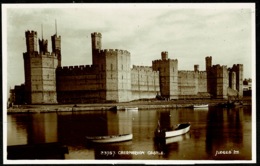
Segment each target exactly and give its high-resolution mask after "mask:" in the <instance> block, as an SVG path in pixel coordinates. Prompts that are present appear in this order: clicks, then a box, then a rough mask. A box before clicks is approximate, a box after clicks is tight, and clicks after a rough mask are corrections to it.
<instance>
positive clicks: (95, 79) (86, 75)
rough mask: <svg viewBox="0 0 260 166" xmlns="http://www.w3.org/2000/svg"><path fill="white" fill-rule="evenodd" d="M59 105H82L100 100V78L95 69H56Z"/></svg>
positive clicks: (90, 67) (81, 67)
mask: <svg viewBox="0 0 260 166" xmlns="http://www.w3.org/2000/svg"><path fill="white" fill-rule="evenodd" d="M56 73H57V92H58V96H57V98H58V102H59V103H83V102H86V101H98V100H99V99H100V94H99V92H100V91H101V89H100V76H99V74H98V70H97V67H95V66H90V65H85V66H84V65H81V66H65V67H60V68H57V71H56Z"/></svg>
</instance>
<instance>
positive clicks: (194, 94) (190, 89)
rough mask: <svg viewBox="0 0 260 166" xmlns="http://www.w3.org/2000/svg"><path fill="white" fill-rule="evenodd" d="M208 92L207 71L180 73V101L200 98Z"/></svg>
mask: <svg viewBox="0 0 260 166" xmlns="http://www.w3.org/2000/svg"><path fill="white" fill-rule="evenodd" d="M206 92H207V75H206V72H205V71H178V93H179V94H178V95H179V98H180V99H182V98H183V99H185V98H199V97H200V96H199V94H200V93H206Z"/></svg>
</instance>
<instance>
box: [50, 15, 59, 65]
mask: <svg viewBox="0 0 260 166" xmlns="http://www.w3.org/2000/svg"><path fill="white" fill-rule="evenodd" d="M51 42H52V52H53V53H55V55H56V56H57V58H58V67H61V36H58V32H57V23H56V20H55V34H54V35H53V36H51Z"/></svg>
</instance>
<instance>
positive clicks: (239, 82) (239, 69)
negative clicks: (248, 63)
mask: <svg viewBox="0 0 260 166" xmlns="http://www.w3.org/2000/svg"><path fill="white" fill-rule="evenodd" d="M232 70H233V71H234V72H235V73H236V90H237V91H238V97H240V98H241V97H243V79H244V78H243V71H244V69H243V65H242V64H236V65H233V67H232Z"/></svg>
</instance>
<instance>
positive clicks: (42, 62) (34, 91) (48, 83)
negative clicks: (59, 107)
mask: <svg viewBox="0 0 260 166" xmlns="http://www.w3.org/2000/svg"><path fill="white" fill-rule="evenodd" d="M25 36H26V46H27V52H25V53H24V54H23V57H24V68H25V93H26V94H25V95H26V102H27V103H28V104H43V103H46V104H51V103H57V95H56V75H55V71H56V68H57V65H58V60H57V56H56V55H55V54H50V53H49V52H48V49H47V48H48V41H47V40H44V39H42V40H39V47H40V52H38V51H37V48H35V45H36V44H35V41H37V32H34V31H31V32H30V31H27V32H25Z"/></svg>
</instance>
